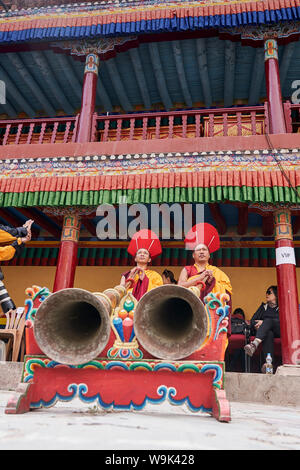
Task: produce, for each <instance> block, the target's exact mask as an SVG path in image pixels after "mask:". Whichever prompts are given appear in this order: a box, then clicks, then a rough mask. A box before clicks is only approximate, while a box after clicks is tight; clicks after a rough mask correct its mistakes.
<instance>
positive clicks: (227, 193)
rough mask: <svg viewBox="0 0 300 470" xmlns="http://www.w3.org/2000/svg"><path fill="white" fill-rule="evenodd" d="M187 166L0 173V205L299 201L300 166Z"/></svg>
mask: <svg viewBox="0 0 300 470" xmlns="http://www.w3.org/2000/svg"><path fill="white" fill-rule="evenodd" d="M286 175H287V176H288V178H289V181H290V183H291V185H290V184H289V182H288V181H287V179H286V178H285V177H284V176H283V174H282V172H281V171H279V170H274V171H264V170H257V171H249V170H248V171H243V170H240V171H238V170H236V171H190V172H183V171H178V172H177V173H175V172H169V173H168V172H161V173H155V172H151V173H146V174H122V172H120V174H116V175H99V176H88V175H86V176H84V175H82V176H78V177H76V176H65V177H56V176H51V177H50V176H49V177H47V176H45V177H27V178H13V177H10V178H2V179H0V207H24V206H31V207H32V206H72V205H80V206H98V205H99V204H105V203H108V204H118V203H119V202H120V200H121V198H124V196H126V198H127V203H128V204H134V203H144V204H150V203H164V202H166V203H174V202H182V203H184V202H186V203H213V202H222V201H232V202H246V203H249V202H251V203H254V202H260V203H269V204H277V203H297V202H298V203H299V202H300V198H299V197H297V191H298V194H300V170H288V171H286Z"/></svg>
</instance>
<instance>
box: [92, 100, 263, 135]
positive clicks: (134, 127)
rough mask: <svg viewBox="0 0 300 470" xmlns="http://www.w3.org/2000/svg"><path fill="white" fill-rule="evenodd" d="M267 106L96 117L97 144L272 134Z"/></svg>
mask: <svg viewBox="0 0 300 470" xmlns="http://www.w3.org/2000/svg"><path fill="white" fill-rule="evenodd" d="M266 110H267V108H266V106H251V107H240V108H218V109H194V110H188V111H172V112H155V113H142V114H126V115H110V116H98V115H95V116H94V126H93V128H94V132H93V141H98V142H99V141H100V142H107V141H120V140H149V139H174V138H189V137H218V136H242V135H258V134H264V133H266V132H268V129H269V120H268V114H267V112H266Z"/></svg>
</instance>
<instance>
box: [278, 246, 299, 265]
mask: <svg viewBox="0 0 300 470" xmlns="http://www.w3.org/2000/svg"><path fill="white" fill-rule="evenodd" d="M275 251H276V266H278V265H279V264H296V258H295V250H294V248H292V247H291V246H281V247H279V248H276V250H275Z"/></svg>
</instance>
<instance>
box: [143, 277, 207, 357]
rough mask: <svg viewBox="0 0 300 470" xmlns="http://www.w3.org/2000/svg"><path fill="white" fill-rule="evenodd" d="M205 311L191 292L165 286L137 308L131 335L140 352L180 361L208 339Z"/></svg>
mask: <svg viewBox="0 0 300 470" xmlns="http://www.w3.org/2000/svg"><path fill="white" fill-rule="evenodd" d="M207 329H208V319H207V314H206V311H205V307H204V305H203V303H202V302H201V300H200V298H199V296H197V295H196V294H195V293H194V291H193V290H191V289H187V288H185V287H181V286H177V285H171V284H166V285H163V286H160V287H156V288H155V289H153V290H151V291H149V292H147V293H146V294H145V295H143V297H142V298H141V300H140V301H139V303H138V304H137V307H136V310H135V314H134V331H135V334H136V337H137V339H138V341H139V342H140V344H141V345H142V346H143V348H144V349H145V350H146V351H148V352H149V353H150V354H152V355H153V356H154V357H156V358H159V359H169V360H178V359H183V358H185V357H187V356H189V355H190V354H192V353H193V352H195V351H196V350H197V349H199V348H200V346H201V344H202V343H203V342H204V341H205V338H206V337H207Z"/></svg>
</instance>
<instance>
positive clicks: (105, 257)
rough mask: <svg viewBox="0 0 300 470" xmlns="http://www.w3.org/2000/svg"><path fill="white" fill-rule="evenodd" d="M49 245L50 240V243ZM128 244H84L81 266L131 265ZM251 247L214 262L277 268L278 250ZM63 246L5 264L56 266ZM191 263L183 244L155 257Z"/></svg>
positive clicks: (228, 250) (162, 262)
mask: <svg viewBox="0 0 300 470" xmlns="http://www.w3.org/2000/svg"><path fill="white" fill-rule="evenodd" d="M48 244H49V243H48ZM127 244H128V242H125V243H124V246H123V247H120V248H116V247H111V246H106V245H103V246H91V245H92V244H89V243H81V245H80V246H79V249H78V254H77V258H78V266H130V265H133V264H134V260H133V258H132V257H131V256H130V255H129V254H128V252H127ZM98 245H99V244H98ZM249 245H250V246H249V247H244V246H241V247H232V246H226V243H225V244H224V243H222V242H221V248H220V250H218V251H217V252H216V253H214V254H213V264H214V265H216V266H223V267H224V266H226V267H264V268H267V267H274V266H275V249H274V247H270V246H265V247H264V246H256V243H255V242H253V243H251V244H249ZM58 251H59V248H58V246H57V244H56V246H46V247H45V246H40V247H36V246H27V247H26V248H24V250H23V251H22V253H21V255H20V256H18V257H16V258H14V259H13V260H10V261H6V262H4V263H2V264H3V265H4V266H56V264H57V259H58ZM295 254H296V261H297V266H300V248H299V246H298V244H296V247H295ZM190 262H191V254H190V252H187V251H186V250H185V249H184V247H183V246H181V247H177V248H174V247H172V246H166V247H164V248H163V251H162V254H161V255H160V256H159V257H157V258H156V259H155V260H153V264H154V266H164V267H166V266H184V265H187V264H189V263H190Z"/></svg>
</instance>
